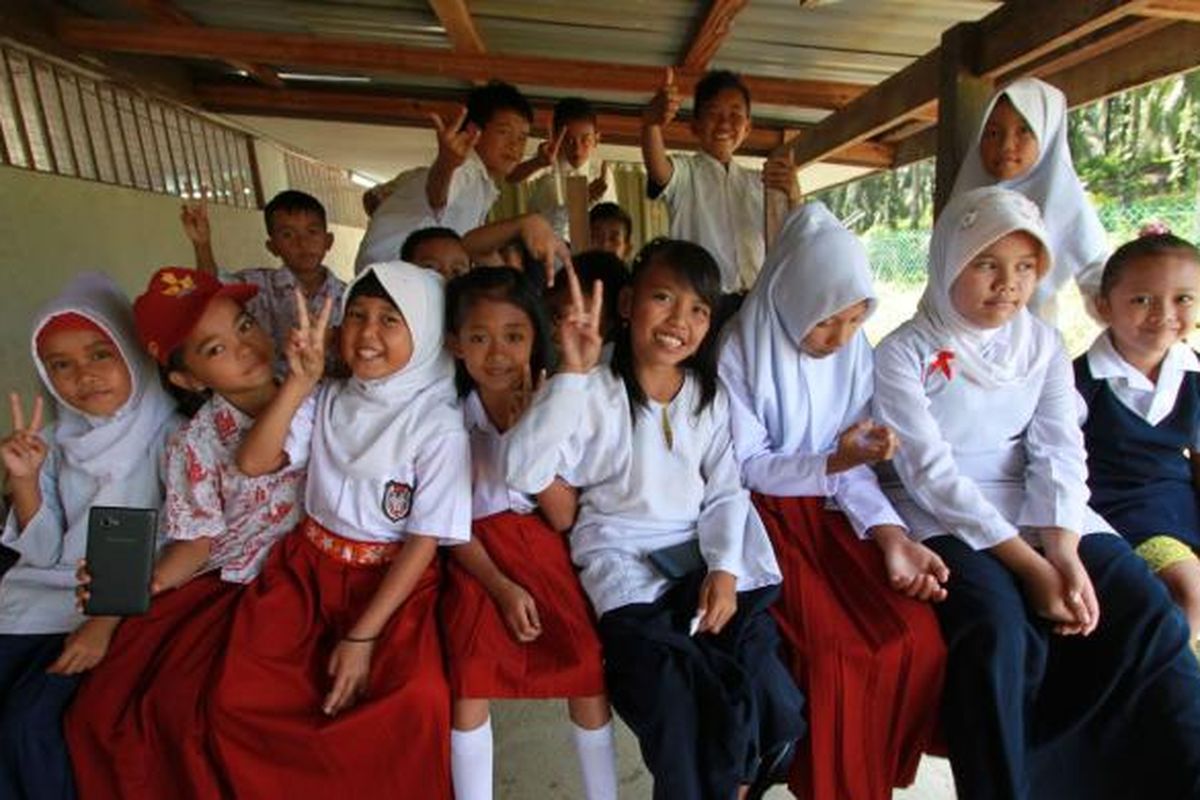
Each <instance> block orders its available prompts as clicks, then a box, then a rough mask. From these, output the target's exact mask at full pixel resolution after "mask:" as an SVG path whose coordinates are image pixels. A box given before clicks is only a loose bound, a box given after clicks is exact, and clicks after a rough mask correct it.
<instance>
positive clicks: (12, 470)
mask: <svg viewBox="0 0 1200 800" xmlns="http://www.w3.org/2000/svg"><path fill="white" fill-rule="evenodd" d="M8 402H9V407H10V408H11V409H12V423H13V432H12V433H11V434H10V435H9V436H8V437H7V438H5V439H4V440H3V441H0V461H2V462H3V464H4V469H5V470H6V471H7V472H8V477H9V480H10V481H36V480H37V477H38V473H39V472H40V471H41V469H42V464H44V463H45V461H46V452H47V451H46V442H45V441H43V440H42V437H41V435H40V434H39V431H41V429H42V410H43V403H42V398H41V396H40V395H39V396H37V397H35V398H34V400H33V415H32V416H31V417H30V419H29V424H28V425H26V424H25V412H24V409H23V408H22V407H21V406H22V403H21V396H20V395H18V394H17V393H16V392H12V393H10V394H9V395H8Z"/></svg>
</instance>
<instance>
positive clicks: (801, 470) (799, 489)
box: [721, 345, 905, 539]
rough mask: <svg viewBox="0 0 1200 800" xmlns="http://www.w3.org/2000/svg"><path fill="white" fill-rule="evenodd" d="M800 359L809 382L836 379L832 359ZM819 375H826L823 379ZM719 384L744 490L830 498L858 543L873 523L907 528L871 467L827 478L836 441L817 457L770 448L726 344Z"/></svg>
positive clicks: (741, 369)
mask: <svg viewBox="0 0 1200 800" xmlns="http://www.w3.org/2000/svg"><path fill="white" fill-rule="evenodd" d="M864 352H865V353H866V355H867V356H868V358H867V363H865V364H863V365H862V367H863V369H866V370H869V369H870V368H871V367H870V359H869V356H870V351H869V350H864ZM798 359H799V360H800V361H802V362H804V365H805V376H806V379H807V380H829V381H834V380H836V379H837V377H838V376H837V375H836V373H834V372H833V371H831V369H832V368H833V367H834V366H835V364H834V361H833V360H832V359H819V358H812V357H811V356H808V355H807V354H805V353H800V354H799V355H798ZM823 368H825V369H824V370H823ZM823 371H825V372H826V373H827V374H826V375H824V376H823V375H822V372H823ZM721 381H722V383H723V384H724V385H725V388H726V389H727V390H728V391H729V416H730V423H731V426H732V429H733V449H734V452H735V453H736V454H737V459H738V461H739V462H740V463H741V465H742V482H743V483H745V485H746V486H747V488H749V489H751V490H753V491H756V492H760V493H762V494H767V495H774V496H776V497H826V498H829V499H830V500H831V501H832V502H833V503H834V504H835V506H836V508H838V509H839V510H840V511H841V512H842V513H843V514H845V515H846V518H847V519H848V520H849V521H850V526H851V527H852V528H853V529H854V532H855V533H856V534H858V536H859V538H860V539H867V538H870V534H869V533H868V531H869V530H870V529H871V528H873V527H875V526H877V525H898V526H900V527H902V528H903V527H905V525H904V520H902V519H901V518H900V515H899V514H897V513H896V510H895V508H893V507H892V504H891V503H890V502H889V501H888V499H887V497H886V496H885V495H884V493H883V490H882V489H880V488H879V480H878V479H877V478H876V477H875V473H874V472H873V471H872V470H871V468H870V467H868V466H866V465H864V464H860V465H858V466H856V467H853V468H852V469H848V470H844V471H842V472H838V473H834V474H832V475H830V474H829V472H828V471H827V462H828V461H829V457H830V456H831V455H833V453H834V451H835V450H836V447H837V442H836V440H835V441H834V445H833V447H831V448H829V449H827V450H825V451H823V452H820V453H804V452H799V451H785V450H781V449H779V448H775V447H773V446H772V444H771V437H770V434H769V433H768V432H767V429H766V426H764V425H763V422H762V420H761V419H759V418H758V415H757V414H755V413H754V402H753V399H752V397H751V394H750V386H749V382H748V381H747V379H746V369H745V365H744V364H743V362H742V357H741V353H740V349H739V348H737V347H732V346H729V345H726V346H725V347H722V348H721ZM868 410H869V409H868V405H867V404H864V405H863V407H862V408H861V409H860V410H859V412H858V413H857V414H855V415H854V418H855V419H865V418H866V417H867V416H868V414H867V412H868Z"/></svg>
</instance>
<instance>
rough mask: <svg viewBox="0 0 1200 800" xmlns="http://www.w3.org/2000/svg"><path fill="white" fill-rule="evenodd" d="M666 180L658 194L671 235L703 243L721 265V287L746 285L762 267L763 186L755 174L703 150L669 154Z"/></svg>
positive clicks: (729, 288) (731, 289)
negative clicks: (670, 166) (669, 164)
mask: <svg viewBox="0 0 1200 800" xmlns="http://www.w3.org/2000/svg"><path fill="white" fill-rule="evenodd" d="M671 164H672V166H673V168H674V169H673V171H672V173H671V180H669V181H668V182H667V185H666V186H665V187H663V190H662V194H661V195H660V196H661V198H662V199H663V200H664V201H666V204H667V208H668V210H669V211H670V216H671V236H672V238H675V239H686V240H688V241H689V242H695V243H696V244H698V245H701V246H703V247H705V248H706V249H707V250H708V251H709V252H710V253H711V254H712V256H713V258H715V259H716V260H717V265H718V266H719V267H720V268H721V289H722V290H723V291H726V292H736V291H741V290H744V289H749V288H750V287H751V286H752V285H753V284H754V279H755V278H756V277H757V276H758V271H759V270H760V269H762V264H763V256H764V255H765V253H766V247H765V245H764V244H763V187H762V177H761V175H760V173H758V172H756V171H754V170H749V169H746V168H745V167H743V166H741V165H740V164H738V163H737V161H730V162H729V167H728V169H727V168H726V167H725V166H724V165H723V164H721V162H720V161H717V160H716V159H715V158H713V157H712V156H710V155H709V154H708V153H704V152H698V153H694V154H692V155H675V156H672V157H671Z"/></svg>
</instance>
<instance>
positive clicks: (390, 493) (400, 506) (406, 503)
mask: <svg viewBox="0 0 1200 800" xmlns="http://www.w3.org/2000/svg"><path fill="white" fill-rule="evenodd" d="M382 505H383V515H384V516H385V517H387V518H388V519H390V520H391V521H392V522H399V521H400V520H402V519H404V518H405V517H407V516H408V512H409V511H411V510H412V487H411V486H409V485H408V484H407V483H401V482H400V481H388V482H387V483H386V484H385V485H384V487H383V504H382Z"/></svg>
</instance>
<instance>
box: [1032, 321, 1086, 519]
mask: <svg viewBox="0 0 1200 800" xmlns="http://www.w3.org/2000/svg"><path fill="white" fill-rule="evenodd" d="M1054 337H1055V341H1054V346H1055V352H1054V356H1053V357H1052V358H1051V359H1050V363H1049V365H1048V366H1047V367H1046V377H1045V380H1044V381H1043V382H1042V392H1041V396H1040V397H1039V398H1038V403H1037V407H1036V408H1035V410H1034V412H1033V419H1032V420H1031V421H1030V423H1029V427H1028V428H1027V429H1026V431H1025V439H1024V441H1025V455H1026V458H1027V459H1028V461H1027V464H1026V467H1025V500H1024V502H1023V503H1022V505H1021V512H1020V514H1019V516H1018V517H1017V524H1018V525H1021V526H1030V527H1056V528H1066V529H1067V530H1069V531H1074V532H1075V533H1087V532H1088V531H1085V530H1083V516H1084V508H1085V506H1087V501H1088V489H1087V455H1086V451H1085V450H1084V445H1083V431H1082V429H1081V428H1080V427H1079V424H1078V416H1079V413H1078V406H1077V404H1076V403H1077V394H1076V392H1075V374H1074V372H1073V370H1072V369H1071V362H1070V360H1069V359H1068V358H1067V353H1066V350H1064V349H1063V346H1062V344H1061V342H1060V341H1059V340H1058V334H1057V333H1055V334H1054Z"/></svg>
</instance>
